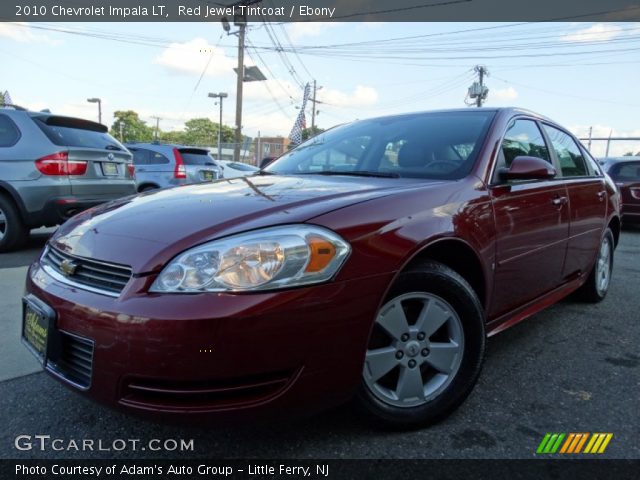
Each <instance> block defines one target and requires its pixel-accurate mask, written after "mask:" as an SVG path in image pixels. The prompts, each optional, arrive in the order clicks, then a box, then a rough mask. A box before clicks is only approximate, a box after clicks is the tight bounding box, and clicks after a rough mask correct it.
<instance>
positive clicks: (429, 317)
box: [363, 292, 464, 408]
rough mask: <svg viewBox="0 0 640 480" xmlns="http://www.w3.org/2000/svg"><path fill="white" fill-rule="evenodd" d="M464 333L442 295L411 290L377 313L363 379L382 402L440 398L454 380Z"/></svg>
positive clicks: (398, 404) (397, 403) (408, 403)
mask: <svg viewBox="0 0 640 480" xmlns="http://www.w3.org/2000/svg"><path fill="white" fill-rule="evenodd" d="M463 351H464V333H463V328H462V322H461V321H460V318H459V316H458V314H457V313H456V311H455V310H454V309H453V308H452V307H451V305H449V303H447V302H446V301H445V300H443V299H442V298H440V297H438V296H436V295H433V294H430V293H425V292H411V293H406V294H403V295H400V296H398V297H395V298H393V299H392V300H390V301H389V302H387V303H386V304H385V305H384V306H383V307H382V308H381V309H380V312H379V313H378V316H377V318H376V321H375V325H374V330H373V332H372V336H371V341H370V343H369V348H368V350H367V353H366V357H365V365H364V372H363V375H364V380H365V383H366V385H367V386H368V388H369V390H370V391H371V392H372V393H373V395H374V396H375V397H376V398H378V399H379V400H381V401H383V402H384V403H386V404H389V405H393V406H396V407H407V408H410V407H416V406H420V405H423V404H425V403H427V402H429V401H431V400H432V399H434V398H435V397H437V396H438V395H439V394H440V393H441V392H442V391H443V390H444V389H445V388H447V386H448V385H449V384H450V383H451V381H452V380H453V379H454V378H455V376H456V374H457V372H458V370H459V368H460V364H461V361H462V355H463Z"/></svg>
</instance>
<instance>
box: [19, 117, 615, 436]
mask: <svg viewBox="0 0 640 480" xmlns="http://www.w3.org/2000/svg"><path fill="white" fill-rule="evenodd" d="M618 196H619V195H618V193H617V190H616V187H615V185H614V184H613V183H611V180H610V179H609V178H608V177H607V176H606V175H604V174H603V173H602V171H601V170H600V167H599V166H598V164H597V163H596V161H594V159H593V158H592V157H591V155H590V154H589V152H587V151H586V150H585V149H584V148H583V147H582V145H580V143H579V142H578V141H577V140H576V139H575V137H574V136H573V135H571V134H570V133H569V132H567V131H566V130H565V129H563V128H562V127H560V126H558V125H557V124H555V123H554V122H552V121H551V120H548V119H546V118H544V117H541V116H539V115H536V114H534V113H531V112H528V111H523V110H518V109H465V110H450V111H436V112H427V113H416V114H407V115H398V116H390V117H382V118H374V119H370V120H363V121H358V122H355V123H352V124H349V125H345V126H341V127H338V128H335V129H332V130H330V131H327V132H325V133H322V134H320V135H318V136H317V137H314V138H313V139H311V140H309V141H307V142H305V143H303V144H302V145H300V146H299V147H297V148H296V149H294V150H292V151H290V152H288V153H287V154H285V155H284V156H282V157H281V158H279V159H278V160H277V161H275V162H274V163H272V164H271V165H269V166H268V167H267V168H266V169H264V170H262V171H261V172H260V173H259V174H258V175H255V176H252V177H244V178H237V179H231V180H221V181H218V182H216V183H213V184H211V183H207V184H200V185H193V186H185V187H176V188H173V189H168V190H164V191H158V192H154V193H149V194H142V195H138V196H135V197H129V198H126V199H123V200H121V201H118V202H114V203H111V204H107V205H105V206H102V207H97V208H94V209H91V210H88V211H86V212H83V213H81V214H79V215H77V216H75V217H74V218H73V219H71V220H69V221H68V222H67V223H66V224H64V225H63V226H62V227H60V229H59V230H58V231H57V232H56V234H55V235H54V236H53V237H52V238H51V240H50V241H49V243H48V244H47V246H46V247H45V249H44V251H43V253H42V255H41V257H40V258H39V260H38V261H36V262H35V263H34V264H33V265H31V267H30V269H29V272H28V278H27V286H26V290H27V294H26V296H25V298H24V322H23V338H24V342H25V344H26V345H27V346H28V347H29V348H30V349H31V350H32V351H33V352H34V354H36V355H37V356H38V358H40V359H41V361H42V363H43V366H44V368H45V369H46V370H47V371H48V372H49V373H50V374H52V375H53V376H55V377H56V378H58V379H59V380H60V381H62V382H63V383H65V384H67V385H69V386H70V387H71V388H73V389H75V390H77V391H79V392H83V393H84V394H85V395H88V396H90V397H91V398H94V399H96V400H99V401H101V402H104V403H106V404H109V405H113V406H118V407H119V408H122V409H125V410H128V411H135V412H142V413H145V412H146V413H149V414H155V415H160V416H177V417H180V416H182V417H189V418H195V419H198V420H200V419H209V420H212V421H214V422H220V421H228V420H230V419H237V418H244V419H246V418H254V417H257V416H262V417H265V416H266V417H272V416H277V415H280V416H282V415H290V414H293V413H301V412H306V413H308V412H312V411H317V410H320V409H323V408H326V407H329V406H332V405H337V404H340V403H342V402H345V401H347V400H349V399H353V400H354V401H355V402H356V403H357V404H358V405H359V407H360V409H361V410H362V411H363V412H365V413H367V414H368V415H370V416H371V417H372V418H373V419H374V421H375V422H377V423H378V424H387V425H391V426H395V427H415V426H420V425H426V424H429V423H432V422H434V421H436V420H438V419H440V418H442V417H444V416H446V415H447V414H448V413H450V412H451V411H452V410H453V409H455V408H456V407H457V406H458V405H459V404H460V403H462V402H463V401H464V399H465V398H466V397H467V395H468V394H469V393H470V391H471V389H472V388H473V385H474V384H475V382H476V380H477V378H478V375H479V373H480V368H481V366H482V361H483V355H484V351H485V338H486V337H487V335H491V334H493V333H496V332H498V331H500V330H503V329H505V328H507V327H508V326H511V325H513V324H515V323H517V322H519V321H521V320H523V319H524V318H526V317H528V316H530V315H532V314H534V313H536V312H538V311H540V310H541V309H543V308H545V307H547V306H549V305H551V304H553V303H555V302H557V301H558V300H560V299H561V298H563V297H565V296H567V295H568V294H570V293H571V292H573V291H575V290H580V293H581V294H582V296H583V297H584V298H585V299H586V300H588V301H592V302H596V301H600V300H602V299H603V298H604V297H605V295H606V294H607V290H608V288H609V284H610V279H611V271H612V262H613V254H614V248H615V246H616V244H617V242H618V237H619V235H620V215H619V205H618V204H619V198H618Z"/></svg>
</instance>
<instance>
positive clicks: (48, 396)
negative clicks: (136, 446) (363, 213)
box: [0, 229, 640, 459]
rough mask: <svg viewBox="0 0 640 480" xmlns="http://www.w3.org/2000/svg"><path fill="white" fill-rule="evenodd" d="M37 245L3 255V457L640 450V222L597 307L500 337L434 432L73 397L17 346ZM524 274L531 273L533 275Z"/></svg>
mask: <svg viewBox="0 0 640 480" xmlns="http://www.w3.org/2000/svg"><path fill="white" fill-rule="evenodd" d="M45 239H46V232H45V233H42V234H40V235H39V236H36V237H35V238H34V239H33V240H32V243H31V244H30V246H29V248H28V249H26V250H23V251H21V252H16V253H12V254H4V255H0V329H1V331H2V335H1V336H0V405H1V406H2V408H0V425H2V427H3V428H2V429H1V431H0V458H18V459H26V458H55V459H60V458H92V459H98V458H116V459H128V458H163V457H166V458H181V459H184V458H190V457H193V458H215V457H220V458H223V457H224V458H299V459H315V458H318V459H321V458H534V457H536V454H535V450H536V448H537V446H538V444H539V443H540V441H541V440H542V438H543V437H544V435H545V434H546V433H547V432H558V433H560V432H566V433H569V432H594V433H595V432H611V433H613V439H612V440H611V442H610V444H609V446H608V447H607V449H606V452H605V453H604V454H602V455H599V457H601V458H633V459H639V458H640V428H639V427H640V408H639V407H638V405H639V399H640V348H638V345H640V296H639V292H640V288H639V285H640V230H638V229H635V230H626V231H624V232H623V234H622V238H621V241H620V245H619V246H618V249H617V251H616V256H615V268H614V276H613V281H612V285H611V290H610V292H609V294H608V296H607V298H606V299H605V301H604V302H602V303H600V304H597V305H589V304H582V303H579V302H577V301H575V300H573V299H568V300H565V301H563V302H561V303H559V304H557V305H555V306H553V307H551V308H549V309H547V310H546V311H544V312H542V313H540V314H537V315H535V316H533V317H531V318H529V319H528V320H526V321H525V322H522V323H520V324H519V325H516V326H515V327H513V328H511V329H509V330H507V331H505V332H503V333H501V334H499V335H497V336H495V337H493V338H491V339H490V340H489V343H488V354H487V359H486V363H485V367H484V370H483V373H482V375H481V377H480V380H479V382H478V384H477V386H476V388H475V390H474V391H473V393H472V394H471V396H470V397H469V399H468V400H467V401H466V402H465V403H464V404H463V405H462V407H461V408H460V409H459V410H457V411H456V412H455V413H454V414H453V415H452V416H450V417H449V418H448V419H446V420H445V421H443V422H441V423H440V424H438V425H435V426H433V427H431V428H427V429H424V430H419V431H413V432H402V433H399V432H388V431H381V430H378V429H375V428H372V427H371V426H370V425H368V424H366V423H364V422H362V421H361V420H360V419H359V418H358V417H357V416H356V415H354V414H353V412H352V410H351V409H350V408H349V407H342V408H338V409H335V410H331V411H328V412H325V413H323V414H321V415H318V416H315V417H312V418H308V419H298V420H280V421H278V422H275V421H274V422H271V423H269V424H266V425H260V426H251V425H244V426H237V427H226V428H220V429H214V428H211V427H180V426H174V425H164V424H160V423H154V422H151V421H147V420H141V419H138V418H135V417H132V416H128V415H125V414H122V413H119V412H115V411H112V410H109V409H107V408H105V407H103V406H99V405H96V404H93V403H92V402H91V401H89V400H86V399H85V398H83V397H80V396H79V395H77V394H75V393H74V392H73V391H71V390H69V389H67V388H65V387H63V386H62V385H61V384H59V383H58V382H56V381H55V380H53V379H51V378H49V377H48V376H47V375H46V374H44V373H42V372H41V371H40V368H39V367H38V365H37V364H36V363H35V361H33V359H32V358H30V354H28V353H27V352H26V350H25V349H24V347H22V346H21V345H19V341H18V335H19V329H20V317H19V308H20V293H21V291H22V290H21V289H22V285H23V281H24V274H25V271H26V266H27V265H28V264H29V263H30V262H31V261H32V260H33V259H34V258H35V257H36V256H37V252H38V251H39V249H40V248H41V247H42V245H43V243H44V241H45ZM523 281H525V279H523ZM39 434H44V435H50V436H51V437H52V438H59V439H63V440H65V441H66V442H68V441H69V440H71V439H75V440H78V441H81V440H82V439H95V440H96V441H97V439H102V440H104V441H105V444H106V445H111V444H112V443H113V441H114V440H116V439H140V440H141V441H142V442H143V444H144V442H148V441H149V440H151V439H160V440H163V439H193V440H194V443H193V445H194V450H193V451H192V452H188V453H186V452H180V453H176V452H170V451H155V452H151V451H149V450H148V449H147V450H145V451H141V450H138V451H132V450H126V451H121V452H118V451H93V452H91V451H84V452H78V451H75V450H70V451H53V450H47V451H44V452H42V451H39V450H37V449H32V450H24V451H23V450H18V449H16V448H15V438H16V437H17V436H19V435H31V436H34V435H39Z"/></svg>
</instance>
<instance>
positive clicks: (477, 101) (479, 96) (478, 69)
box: [476, 66, 489, 107]
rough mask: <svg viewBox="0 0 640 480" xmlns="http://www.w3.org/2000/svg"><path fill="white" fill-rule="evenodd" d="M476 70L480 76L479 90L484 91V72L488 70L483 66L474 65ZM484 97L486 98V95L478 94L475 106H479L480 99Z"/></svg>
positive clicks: (480, 103)
mask: <svg viewBox="0 0 640 480" xmlns="http://www.w3.org/2000/svg"><path fill="white" fill-rule="evenodd" d="M476 72H478V75H479V76H480V92H484V74H485V72H486V73H489V72H487V69H486V68H485V67H483V66H478V67H476ZM485 98H487V97H486V95H478V98H477V99H476V106H478V107H481V106H482V100H484V99H485Z"/></svg>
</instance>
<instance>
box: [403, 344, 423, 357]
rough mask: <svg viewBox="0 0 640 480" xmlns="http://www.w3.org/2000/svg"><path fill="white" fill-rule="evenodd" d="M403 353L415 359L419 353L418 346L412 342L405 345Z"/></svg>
mask: <svg viewBox="0 0 640 480" xmlns="http://www.w3.org/2000/svg"><path fill="white" fill-rule="evenodd" d="M404 351H405V352H406V354H407V355H408V356H409V357H415V356H416V355H418V353H420V344H419V343H418V342H416V341H415V340H413V341H411V342H409V343H407V346H406V347H405V349H404Z"/></svg>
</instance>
